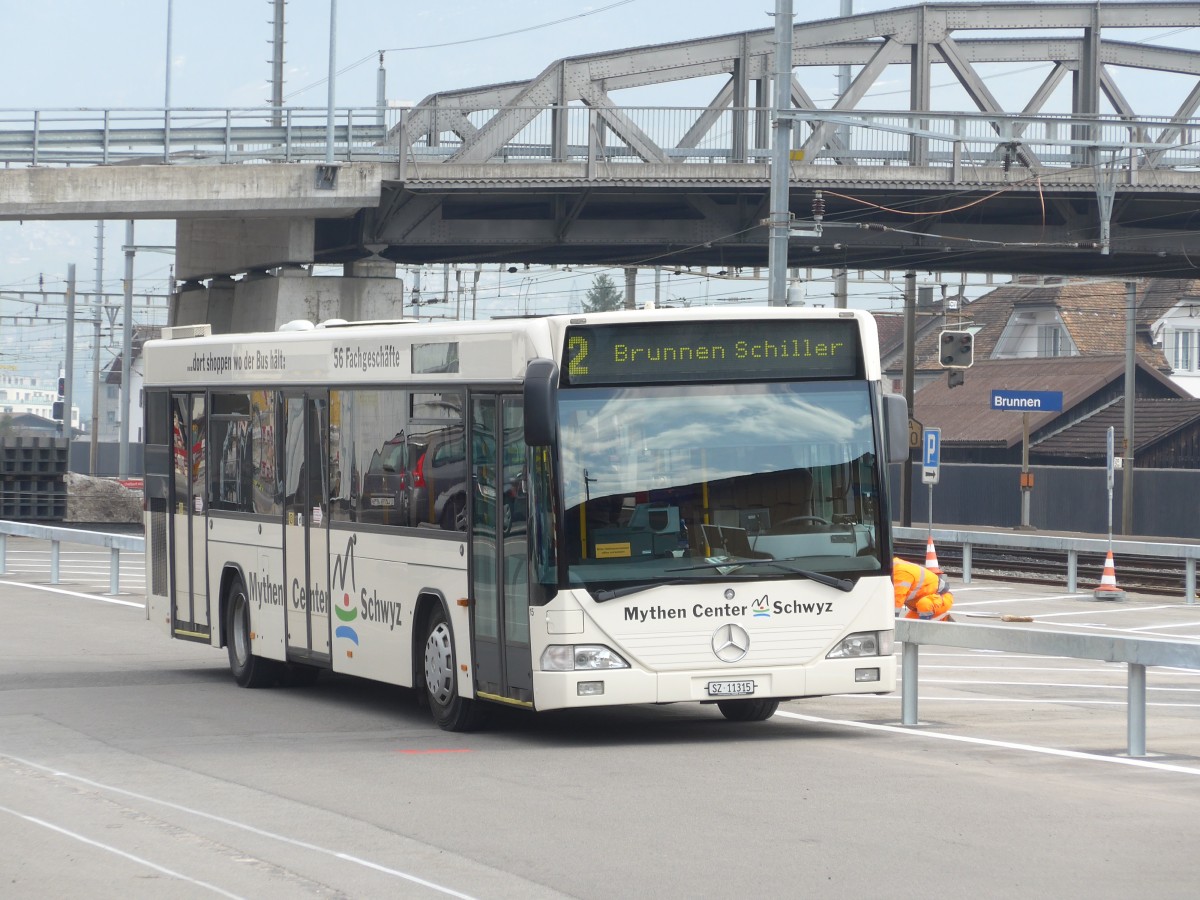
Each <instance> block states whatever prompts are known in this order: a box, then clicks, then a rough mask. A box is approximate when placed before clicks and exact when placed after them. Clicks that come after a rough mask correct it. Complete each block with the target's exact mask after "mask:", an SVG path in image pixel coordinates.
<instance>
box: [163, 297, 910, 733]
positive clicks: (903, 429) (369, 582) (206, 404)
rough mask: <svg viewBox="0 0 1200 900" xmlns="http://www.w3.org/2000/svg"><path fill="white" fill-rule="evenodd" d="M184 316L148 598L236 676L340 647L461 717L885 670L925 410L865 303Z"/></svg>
mask: <svg viewBox="0 0 1200 900" xmlns="http://www.w3.org/2000/svg"><path fill="white" fill-rule="evenodd" d="M166 332H167V333H166V336H165V337H164V339H162V340H157V341H151V342H149V343H147V344H146V347H145V364H146V398H145V399H146V404H145V408H146V410H147V412H146V428H145V435H146V438H145V441H146V498H147V499H146V530H147V537H148V540H147V547H148V548H149V552H148V554H147V567H148V572H147V574H148V578H147V584H148V597H147V602H148V608H149V615H150V617H151V619H153V620H154V621H155V622H157V623H159V624H160V625H161V626H162V627H163V628H164V629H166V631H167V632H168V633H169V634H170V635H171V636H173V637H176V638H181V639H185V640H193V641H200V642H204V643H207V644H211V645H212V646H213V647H225V648H227V651H228V656H229V665H230V668H231V670H232V672H233V675H234V678H235V679H236V681H237V683H238V684H240V685H242V686H244V687H260V686H267V685H271V684H275V683H280V682H284V683H287V682H302V681H307V680H311V679H312V678H314V677H315V676H316V675H317V674H318V673H319V671H320V670H321V669H329V670H332V671H334V672H341V673H346V674H349V675H357V676H362V677H364V678H371V679H376V680H378V681H383V682H388V683H391V684H396V685H403V686H409V687H413V688H416V689H417V690H418V691H420V692H421V694H420V696H421V697H423V698H427V699H428V703H429V706H430V708H431V710H432V712H433V716H434V718H435V720H436V721H437V722H438V724H439V725H441V726H442V727H444V728H447V729H452V730H461V729H468V728H471V727H475V726H476V725H477V724H478V723H479V720H480V717H481V714H482V713H483V712H485V711H486V709H487V708H488V706H489V704H491V703H499V704H508V705H511V706H515V707H523V708H527V709H531V710H549V709H560V708H564V707H593V706H604V705H612V704H631V703H674V702H680V701H699V702H701V703H716V704H717V705H718V707H719V708H720V710H721V712H722V713H723V714H724V715H725V716H726V717H727V718H729V719H733V720H738V721H751V720H759V719H765V718H768V717H769V716H771V715H773V714H774V712H775V710H776V708H777V707H778V705H779V701H780V700H782V699H788V698H797V697H807V696H817V695H826V694H842V693H882V692H888V691H892V690H894V688H895V671H894V665H893V664H892V659H891V654H892V635H893V624H894V618H893V602H892V586H891V580H890V573H891V534H890V530H889V524H888V523H889V515H888V503H887V495H886V492H885V467H886V464H887V462H888V461H889V459H898V458H905V459H906V458H907V455H908V440H907V424H908V419H907V412H906V410H905V409H904V403H903V399H902V398H895V397H885V396H884V395H883V394H882V392H881V388H880V382H879V354H878V347H877V337H876V332H875V324H874V320H873V319H872V318H871V317H870V316H869V315H868V314H866V313H863V312H858V311H848V310H819V309H805V310H798V309H784V308H759V309H745V308H742V309H719V310H714V309H690V310H653V311H651V310H647V311H640V312H639V311H628V312H617V313H605V314H600V315H587V316H549V317H541V318H521V319H501V320H492V321H488V322H448V323H444V324H422V323H415V322H407V321H400V322H391V323H361V324H350V323H344V322H329V323H325V324H323V325H321V326H316V327H314V326H312V325H311V324H310V323H292V325H291V326H285V328H284V329H281V330H280V331H278V332H273V333H260V334H240V335H231V334H223V335H213V336H209V335H208V334H207V326H190V327H180V328H174V329H167V330H166ZM897 400H898V401H899V402H898V403H897V402H896V401H897ZM885 410H886V411H887V414H886V415H885Z"/></svg>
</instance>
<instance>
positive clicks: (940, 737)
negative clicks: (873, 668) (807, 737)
mask: <svg viewBox="0 0 1200 900" xmlns="http://www.w3.org/2000/svg"><path fill="white" fill-rule="evenodd" d="M926 699H930V698H926V697H922V698H921V702H924V701H925V700H926ZM1047 702H1050V701H1047ZM1053 702H1058V701H1053ZM775 715H777V716H784V717H785V718H788V719H799V720H800V721H802V722H815V723H816V724H818V725H841V726H844V727H846V728H862V729H865V730H867V731H882V732H885V733H888V734H897V735H900V734H902V735H907V736H908V737H914V738H926V739H929V740H935V741H956V742H958V743H962V744H977V745H979V746H981V747H996V748H998V749H1001V750H1018V751H1021V752H1024V753H1039V754H1042V755H1045V756H1061V757H1065V758H1067V759H1080V760H1086V761H1088V762H1100V763H1109V764H1111V765H1118V766H1133V767H1135V768H1139V769H1155V770H1157V771H1160V772H1177V773H1180V774H1183V775H1200V768H1196V767H1194V766H1181V765H1177V764H1175V763H1164V762H1155V761H1154V760H1151V759H1143V758H1139V757H1130V756H1102V755H1100V754H1098V753H1083V752H1081V751H1079V750H1056V749H1055V748H1053V747H1038V746H1036V745H1034V744H1017V743H1013V742H1011V741H993V740H989V739H988V738H974V737H966V736H965V735H959V734H947V733H945V732H942V731H925V730H917V729H915V728H912V727H908V726H903V725H879V724H876V723H873V722H852V721H850V720H849V719H826V718H822V717H821V716H806V715H801V714H800V713H793V712H785V711H783V710H781V711H779V712H777V713H775Z"/></svg>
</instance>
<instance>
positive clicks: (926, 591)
mask: <svg viewBox="0 0 1200 900" xmlns="http://www.w3.org/2000/svg"><path fill="white" fill-rule="evenodd" d="M892 587H893V589H894V590H895V594H896V615H897V616H899V615H903V616H904V617H905V618H906V619H937V620H942V621H946V620H949V618H950V607H952V606H953V605H954V595H953V594H952V593H950V589H949V588H950V585H949V584H948V583H947V581H946V578H945V576H943V575H938V574H937V573H936V572H931V571H929V570H928V569H927V568H925V567H924V566H918V565H917V564H916V563H911V562H909V561H908V560H906V559H901V558H900V557H898V556H897V557H895V558H894V559H892Z"/></svg>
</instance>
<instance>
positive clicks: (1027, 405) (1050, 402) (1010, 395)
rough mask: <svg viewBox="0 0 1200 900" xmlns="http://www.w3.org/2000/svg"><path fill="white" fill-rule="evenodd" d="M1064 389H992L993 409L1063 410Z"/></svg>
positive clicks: (991, 406) (1024, 410) (1026, 410)
mask: <svg viewBox="0 0 1200 900" xmlns="http://www.w3.org/2000/svg"><path fill="white" fill-rule="evenodd" d="M1062 402H1063V395H1062V391H997V390H994V391H992V402H991V405H990V408H991V409H1007V410H1012V411H1014V412H1062Z"/></svg>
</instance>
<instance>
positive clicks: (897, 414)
mask: <svg viewBox="0 0 1200 900" xmlns="http://www.w3.org/2000/svg"><path fill="white" fill-rule="evenodd" d="M883 439H884V442H885V443H886V444H887V461H888V462H890V463H902V462H907V461H908V454H909V447H908V402H907V401H906V400H905V399H904V397H902V396H901V395H900V394H884V395H883Z"/></svg>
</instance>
